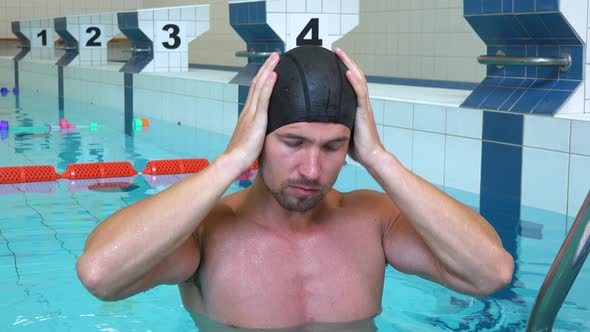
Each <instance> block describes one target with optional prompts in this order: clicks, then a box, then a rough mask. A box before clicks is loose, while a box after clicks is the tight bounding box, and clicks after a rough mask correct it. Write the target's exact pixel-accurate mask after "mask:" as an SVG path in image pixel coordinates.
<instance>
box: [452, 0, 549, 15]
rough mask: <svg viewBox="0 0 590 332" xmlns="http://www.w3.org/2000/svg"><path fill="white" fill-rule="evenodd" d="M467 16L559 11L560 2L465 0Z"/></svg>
mask: <svg viewBox="0 0 590 332" xmlns="http://www.w3.org/2000/svg"><path fill="white" fill-rule="evenodd" d="M463 9H464V14H465V15H479V14H494V13H540V12H555V11H558V10H559V0H464V7H463Z"/></svg>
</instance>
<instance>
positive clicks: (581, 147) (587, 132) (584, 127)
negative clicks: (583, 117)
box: [571, 121, 590, 156]
mask: <svg viewBox="0 0 590 332" xmlns="http://www.w3.org/2000/svg"><path fill="white" fill-rule="evenodd" d="M571 140H572V147H571V152H572V153H575V154H582V155H586V156H590V121H572V138H571Z"/></svg>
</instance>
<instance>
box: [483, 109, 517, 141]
mask: <svg viewBox="0 0 590 332" xmlns="http://www.w3.org/2000/svg"><path fill="white" fill-rule="evenodd" d="M523 131H524V116H523V115H521V114H510V113H500V112H484V113H483V131H482V140H484V141H492V142H497V143H507V144H514V145H522V142H523Z"/></svg>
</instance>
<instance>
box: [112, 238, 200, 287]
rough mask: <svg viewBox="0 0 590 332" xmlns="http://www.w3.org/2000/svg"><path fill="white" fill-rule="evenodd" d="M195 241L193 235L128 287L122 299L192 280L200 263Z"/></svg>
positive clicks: (197, 246)
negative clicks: (162, 286)
mask: <svg viewBox="0 0 590 332" xmlns="http://www.w3.org/2000/svg"><path fill="white" fill-rule="evenodd" d="M195 240H196V237H195V236H194V235H191V236H190V237H189V238H188V239H187V240H186V241H185V242H184V243H183V244H182V245H180V247H178V248H177V249H176V250H175V251H174V252H173V253H172V254H171V255H169V256H168V257H166V258H164V260H162V261H161V262H160V263H159V264H158V265H156V267H154V268H153V269H152V270H151V271H150V272H149V273H147V274H146V275H145V276H143V277H142V278H141V279H139V280H137V281H136V282H135V283H133V284H132V285H131V286H130V287H128V288H127V289H126V290H125V291H124V293H125V294H121V298H127V297H129V296H132V295H135V294H138V293H141V292H144V291H146V290H148V289H151V288H153V287H156V286H158V285H162V284H179V283H181V282H183V281H186V280H187V279H189V278H191V277H192V276H193V274H194V273H195V271H196V270H197V268H198V266H199V262H200V250H199V245H198V243H197V242H196V241H195Z"/></svg>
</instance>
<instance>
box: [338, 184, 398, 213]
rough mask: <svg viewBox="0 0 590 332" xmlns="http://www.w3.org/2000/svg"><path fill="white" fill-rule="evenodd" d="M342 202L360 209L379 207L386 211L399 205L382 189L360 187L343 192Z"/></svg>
mask: <svg viewBox="0 0 590 332" xmlns="http://www.w3.org/2000/svg"><path fill="white" fill-rule="evenodd" d="M340 194H341V195H342V204H343V205H346V206H349V205H350V206H352V207H357V208H359V209H367V208H373V209H379V210H382V211H384V212H388V211H391V209H396V210H397V206H396V205H395V203H394V202H393V201H392V200H391V198H390V197H389V196H388V195H387V194H385V193H383V192H380V191H375V190H369V189H359V190H353V191H349V192H342V193H340Z"/></svg>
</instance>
